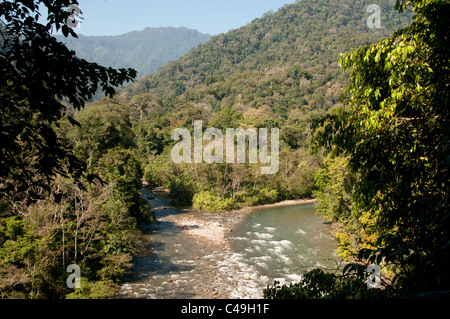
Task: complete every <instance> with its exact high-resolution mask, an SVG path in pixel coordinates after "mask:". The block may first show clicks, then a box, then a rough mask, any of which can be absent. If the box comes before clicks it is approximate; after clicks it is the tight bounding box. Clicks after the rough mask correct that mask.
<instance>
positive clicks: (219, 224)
mask: <svg viewBox="0 0 450 319" xmlns="http://www.w3.org/2000/svg"><path fill="white" fill-rule="evenodd" d="M144 187H145V188H147V189H148V190H149V191H151V192H152V193H155V194H158V195H160V196H163V197H165V198H166V199H168V200H169V201H170V193H169V192H168V191H167V190H164V189H161V188H158V187H155V188H152V187H149V186H144ZM316 201H317V200H316V199H311V198H306V199H295V200H286V201H282V202H278V203H273V204H265V205H258V206H246V207H242V208H239V209H236V210H232V211H228V212H225V213H210V212H201V211H195V210H193V209H192V208H188V207H173V208H174V209H180V210H190V211H191V214H184V215H183V216H179V218H175V219H173V220H172V222H174V223H176V225H177V226H178V227H180V228H181V229H182V230H183V231H184V232H186V233H187V234H189V235H191V236H194V237H197V238H199V239H200V240H205V241H207V242H208V243H209V244H212V245H218V246H223V247H226V248H228V244H229V242H228V236H229V235H230V233H232V232H233V229H234V227H235V226H236V225H237V224H238V223H239V221H240V220H241V218H242V216H243V215H246V214H250V213H252V212H255V211H257V210H262V209H270V208H276V207H287V206H298V205H307V204H314V203H316ZM150 204H151V203H150ZM166 209H167V208H166ZM214 214H216V215H217V216H220V215H221V214H232V216H228V218H226V219H220V221H211V216H213V215H214Z"/></svg>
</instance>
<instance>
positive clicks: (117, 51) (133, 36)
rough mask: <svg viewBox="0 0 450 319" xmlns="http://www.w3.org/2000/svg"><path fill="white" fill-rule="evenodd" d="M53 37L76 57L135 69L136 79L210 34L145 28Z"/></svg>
mask: <svg viewBox="0 0 450 319" xmlns="http://www.w3.org/2000/svg"><path fill="white" fill-rule="evenodd" d="M56 38H57V39H58V40H59V41H61V42H63V43H65V44H66V45H67V46H68V48H69V49H71V50H74V51H75V52H76V53H77V56H79V57H80V58H83V59H85V60H87V61H91V62H96V63H99V64H101V65H104V66H107V67H109V66H111V67H113V68H134V69H136V70H137V71H138V74H139V77H141V76H143V75H145V74H151V73H154V72H156V71H158V69H159V68H160V67H161V66H163V65H164V64H166V63H168V62H170V61H174V60H176V59H178V58H179V57H180V56H182V55H184V54H186V53H187V52H189V50H191V49H192V48H194V47H195V46H197V45H198V44H200V43H205V42H207V41H208V40H209V39H210V38H211V35H209V34H204V33H201V32H199V31H197V30H195V29H188V28H186V27H158V28H152V27H147V28H145V29H144V30H141V31H130V32H127V33H124V34H121V35H117V36H85V35H83V34H78V39H77V38H64V37H63V36H56Z"/></svg>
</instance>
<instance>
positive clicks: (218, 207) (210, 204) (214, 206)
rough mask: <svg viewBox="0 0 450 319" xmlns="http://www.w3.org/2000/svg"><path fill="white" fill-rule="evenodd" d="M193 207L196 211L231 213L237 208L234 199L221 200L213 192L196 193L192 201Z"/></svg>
mask: <svg viewBox="0 0 450 319" xmlns="http://www.w3.org/2000/svg"><path fill="white" fill-rule="evenodd" d="M192 206H193V207H194V208H196V209H200V210H206V211H213V212H224V211H229V210H232V209H234V208H235V207H236V206H235V203H234V202H233V199H232V198H220V197H218V196H216V195H215V194H214V193H213V192H211V191H202V192H200V193H196V194H195V195H194V198H193V200H192Z"/></svg>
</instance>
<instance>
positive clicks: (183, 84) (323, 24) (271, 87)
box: [126, 0, 409, 119]
mask: <svg viewBox="0 0 450 319" xmlns="http://www.w3.org/2000/svg"><path fill="white" fill-rule="evenodd" d="M373 2H374V1H373V0H356V1H355V0H301V1H299V2H297V3H295V4H291V5H286V6H284V7H283V8H281V9H280V10H278V11H277V12H275V13H273V14H266V15H264V16H263V17H261V18H259V19H255V20H254V21H252V22H251V23H249V24H248V25H246V26H244V27H241V28H239V29H236V30H232V31H230V32H228V33H226V34H221V35H218V36H215V37H213V38H212V39H211V40H210V41H208V42H207V43H206V44H204V45H200V46H198V47H196V48H195V49H193V50H191V51H190V52H189V53H188V54H187V55H185V56H183V57H181V58H180V59H178V60H177V61H175V62H172V63H169V64H167V65H165V66H164V67H163V68H161V69H160V70H159V72H157V73H156V74H153V75H151V76H145V77H144V78H143V79H141V80H140V81H138V82H136V83H134V84H133V85H131V86H129V87H128V88H127V89H126V92H127V95H128V99H129V101H131V104H133V103H134V102H133V101H135V100H138V101H139V103H138V104H139V107H140V108H142V107H143V106H145V105H148V106H149V108H150V109H151V108H154V106H155V103H157V104H159V106H160V108H161V107H162V108H163V109H164V110H165V111H166V112H170V111H174V110H177V109H178V110H181V109H183V108H186V106H188V105H191V106H197V107H200V106H199V105H201V108H202V110H205V109H209V110H212V111H213V113H214V112H216V111H217V110H219V109H220V108H223V107H232V108H234V109H236V110H239V111H241V112H242V113H244V114H245V113H246V112H247V111H249V108H253V109H259V108H261V107H264V112H265V113H267V114H271V113H272V112H273V113H274V114H275V115H277V116H281V117H283V118H285V119H286V118H288V115H289V112H290V111H291V110H293V109H299V110H301V111H302V112H303V113H304V114H306V113H308V112H310V111H314V110H319V111H326V110H327V109H329V108H330V107H332V106H333V105H336V104H338V103H339V99H340V93H341V90H342V88H344V87H345V86H346V81H347V76H348V75H347V74H344V73H343V72H342V70H341V69H340V68H339V66H338V61H339V58H340V54H341V53H345V52H349V51H350V50H351V49H352V48H357V47H359V46H361V45H369V44H372V43H375V42H377V41H379V40H380V39H382V38H384V37H386V36H388V35H389V34H391V33H392V32H393V31H394V30H396V29H399V28H400V27H401V26H402V25H403V26H406V25H407V24H408V23H409V19H408V17H400V16H399V15H398V12H397V11H396V10H394V5H395V0H380V1H377V3H378V4H379V5H380V7H381V28H380V29H370V28H368V26H367V19H368V18H369V16H370V15H371V12H367V8H368V7H369V5H370V4H372V3H373ZM143 93H145V94H146V96H140V97H139V98H138V99H133V97H136V96H139V95H142V94H143ZM148 93H150V94H148ZM146 99H147V100H146ZM150 109H149V112H151V111H150ZM250 111H251V110H250ZM255 116H257V115H255Z"/></svg>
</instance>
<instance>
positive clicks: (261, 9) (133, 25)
mask: <svg viewBox="0 0 450 319" xmlns="http://www.w3.org/2000/svg"><path fill="white" fill-rule="evenodd" d="M78 2H79V6H80V8H81V10H82V11H83V15H82V17H83V18H84V20H83V23H82V25H81V28H79V29H77V30H76V32H77V33H78V34H83V35H119V34H124V33H127V32H130V31H140V30H143V29H145V28H146V27H169V26H173V27H181V26H183V27H187V28H190V29H197V30H199V31H200V32H203V33H209V34H211V35H217V34H220V33H225V32H227V31H228V30H230V29H236V28H239V27H241V26H244V25H246V24H248V23H250V22H251V21H252V20H253V19H255V18H259V17H261V16H262V15H263V14H264V13H265V12H267V11H269V10H273V11H276V10H278V9H279V8H281V7H283V6H284V5H285V4H290V3H294V2H295V0H184V1H183V0H78Z"/></svg>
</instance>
